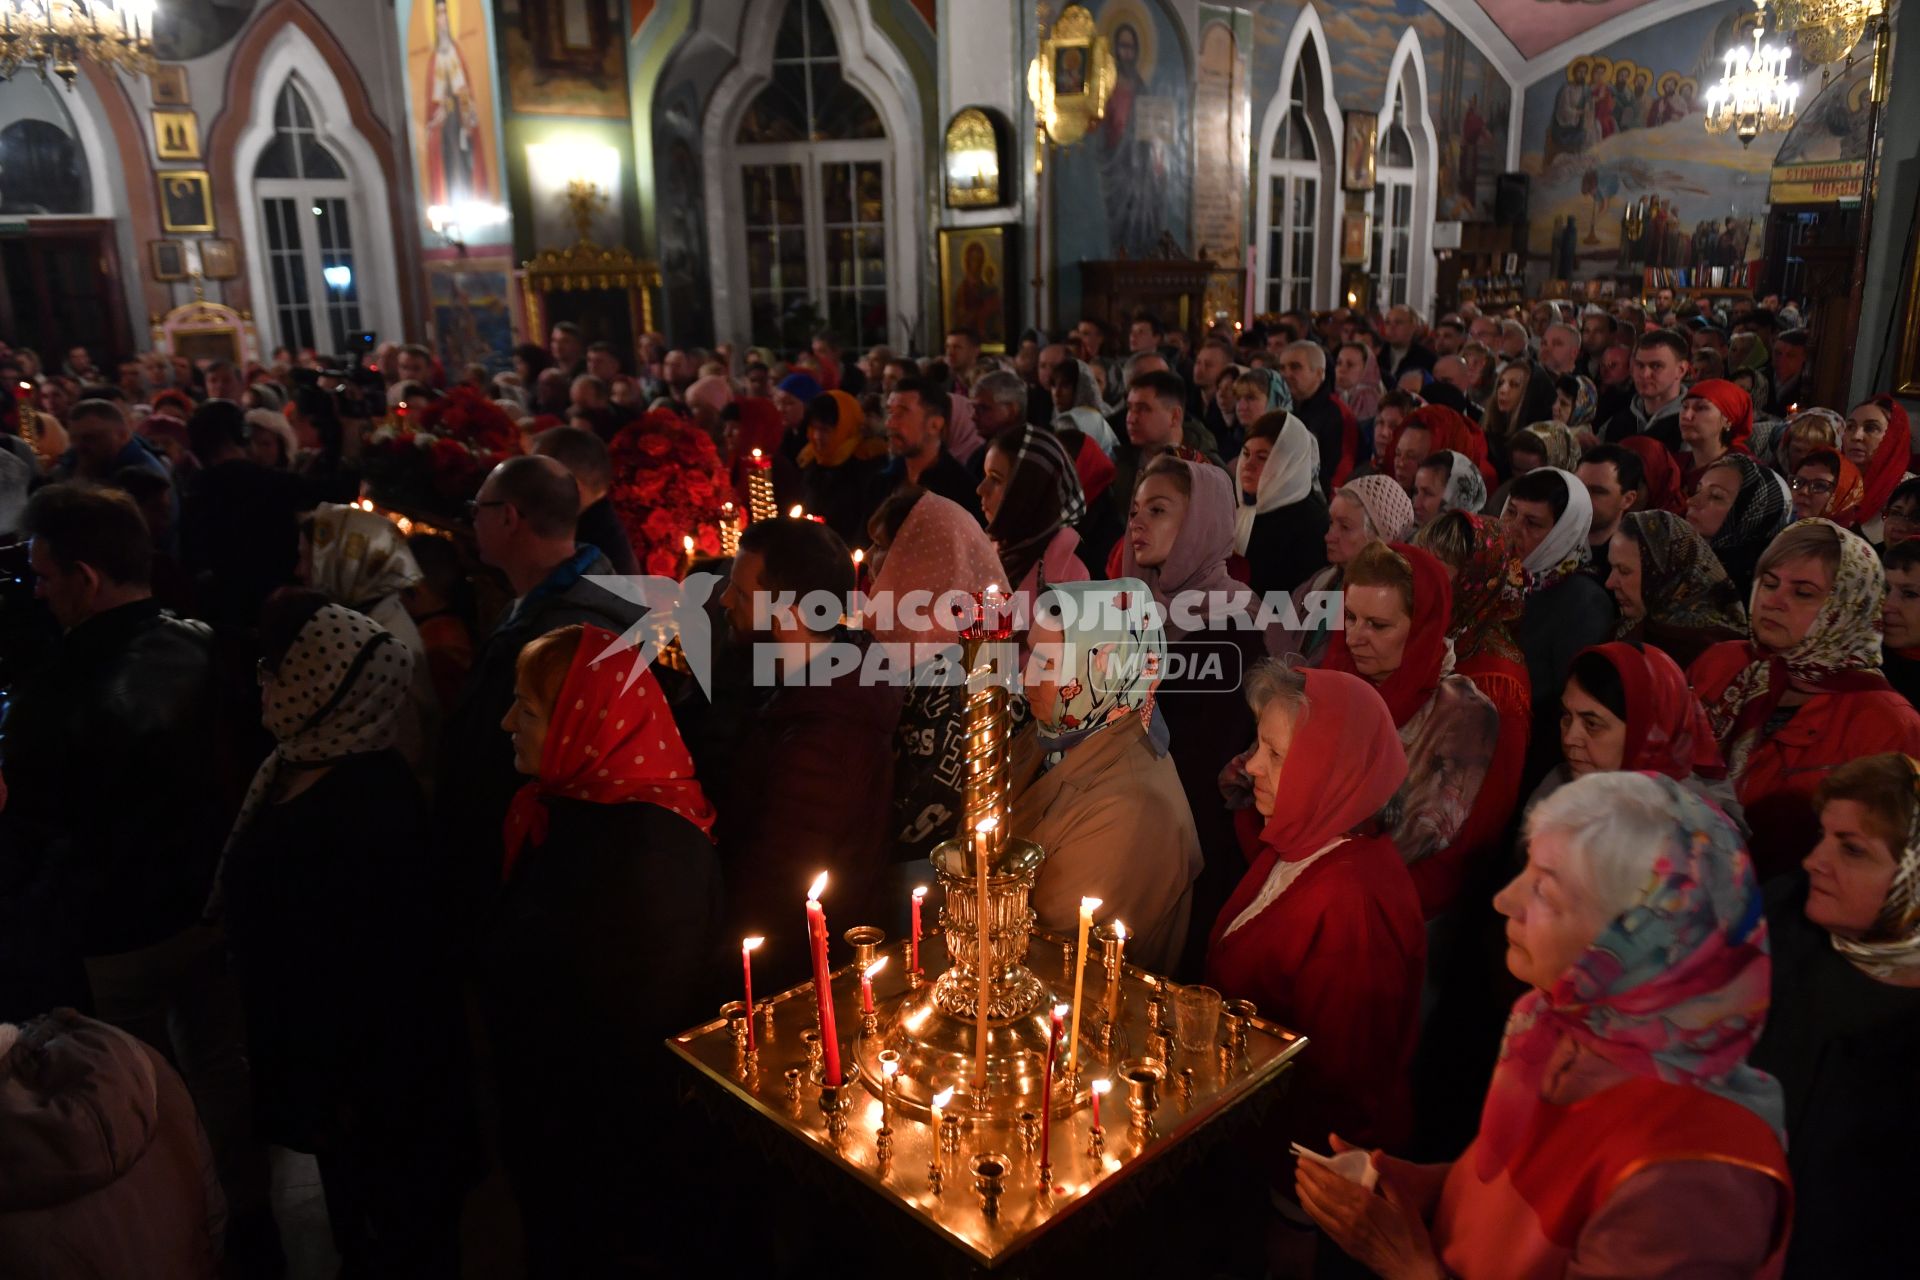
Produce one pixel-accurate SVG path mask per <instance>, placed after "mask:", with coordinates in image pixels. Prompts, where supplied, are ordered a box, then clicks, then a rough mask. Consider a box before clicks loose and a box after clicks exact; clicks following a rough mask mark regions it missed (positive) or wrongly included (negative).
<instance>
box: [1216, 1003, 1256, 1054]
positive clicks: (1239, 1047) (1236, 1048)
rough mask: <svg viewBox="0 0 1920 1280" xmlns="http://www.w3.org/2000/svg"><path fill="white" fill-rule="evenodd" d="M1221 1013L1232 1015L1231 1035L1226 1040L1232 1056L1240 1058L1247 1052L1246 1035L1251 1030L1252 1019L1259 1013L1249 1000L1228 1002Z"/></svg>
mask: <svg viewBox="0 0 1920 1280" xmlns="http://www.w3.org/2000/svg"><path fill="white" fill-rule="evenodd" d="M1223 1012H1231V1013H1232V1014H1233V1018H1234V1020H1233V1025H1232V1034H1231V1036H1230V1037H1229V1038H1228V1044H1229V1047H1230V1048H1232V1050H1233V1054H1234V1056H1235V1057H1236V1058H1237V1057H1241V1056H1243V1055H1244V1054H1245V1053H1246V1051H1247V1035H1248V1034H1249V1033H1250V1032H1251V1031H1252V1030H1253V1019H1254V1017H1255V1016H1256V1015H1257V1014H1258V1013H1259V1012H1260V1011H1259V1009H1258V1008H1256V1007H1255V1005H1254V1003H1253V1001H1251V1000H1229V1001H1227V1003H1226V1006H1225V1008H1224V1009H1223Z"/></svg>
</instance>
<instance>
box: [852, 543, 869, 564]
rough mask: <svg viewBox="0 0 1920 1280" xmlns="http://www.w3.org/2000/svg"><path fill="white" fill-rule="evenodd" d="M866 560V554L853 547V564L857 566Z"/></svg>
mask: <svg viewBox="0 0 1920 1280" xmlns="http://www.w3.org/2000/svg"><path fill="white" fill-rule="evenodd" d="M866 558H867V553H866V552H864V551H862V550H861V549H860V548H858V547H855V548H854V549H853V562H854V563H855V564H856V565H857V564H860V563H862V562H864V561H865V560H866Z"/></svg>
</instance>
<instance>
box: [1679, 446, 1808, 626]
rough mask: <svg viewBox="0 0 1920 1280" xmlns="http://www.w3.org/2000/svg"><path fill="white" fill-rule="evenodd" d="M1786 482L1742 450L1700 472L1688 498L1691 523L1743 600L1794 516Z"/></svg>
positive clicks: (1688, 517)
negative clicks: (1772, 545) (1767, 553)
mask: <svg viewBox="0 0 1920 1280" xmlns="http://www.w3.org/2000/svg"><path fill="white" fill-rule="evenodd" d="M1789 494H1790V491H1789V490H1788V489H1787V485H1786V481H1785V480H1782V479H1780V478H1778V477H1777V476H1776V475H1775V473H1774V472H1772V471H1769V470H1767V469H1766V468H1765V467H1762V466H1761V465H1760V464H1759V463H1757V462H1755V461H1754V460H1753V459H1752V458H1749V457H1747V456H1746V455H1745V454H1743V453H1730V454H1727V455H1726V456H1725V457H1724V458H1722V459H1720V461H1719V462H1718V463H1716V464H1715V465H1713V466H1711V467H1708V468H1707V469H1706V471H1704V472H1703V473H1701V476H1700V486H1699V488H1697V489H1696V490H1694V492H1693V493H1692V494H1691V495H1689V497H1688V498H1687V523H1688V524H1690V525H1692V526H1693V527H1694V529H1695V530H1697V531H1698V532H1699V534H1700V536H1701V537H1703V538H1705V539H1707V545H1708V546H1710V547H1712V548H1713V554H1714V556H1715V558H1716V559H1718V560H1719V561H1720V566H1721V568H1723V569H1725V570H1726V571H1727V577H1728V579H1729V580H1731V581H1732V583H1733V586H1734V590H1735V591H1736V592H1737V593H1738V594H1739V596H1740V598H1741V599H1745V598H1746V596H1747V593H1748V592H1749V591H1750V590H1751V589H1752V587H1753V574H1754V565H1755V563H1756V562H1757V561H1758V560H1759V559H1760V554H1761V553H1762V552H1763V551H1765V550H1766V549H1767V545H1768V544H1769V543H1771V542H1772V541H1773V538H1774V535H1775V534H1777V533H1779V532H1780V530H1781V529H1782V528H1783V527H1785V525H1786V523H1787V521H1788V520H1789V519H1790V517H1791V514H1792V513H1791V511H1790V509H1789V507H1788V499H1789Z"/></svg>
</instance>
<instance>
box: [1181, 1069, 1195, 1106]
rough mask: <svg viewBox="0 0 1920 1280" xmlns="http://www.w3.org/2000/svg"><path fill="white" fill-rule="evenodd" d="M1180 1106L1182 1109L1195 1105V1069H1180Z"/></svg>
mask: <svg viewBox="0 0 1920 1280" xmlns="http://www.w3.org/2000/svg"><path fill="white" fill-rule="evenodd" d="M1180 1105H1181V1107H1182V1108H1186V1107H1190V1106H1192V1105H1193V1068H1192V1067H1182V1068H1180Z"/></svg>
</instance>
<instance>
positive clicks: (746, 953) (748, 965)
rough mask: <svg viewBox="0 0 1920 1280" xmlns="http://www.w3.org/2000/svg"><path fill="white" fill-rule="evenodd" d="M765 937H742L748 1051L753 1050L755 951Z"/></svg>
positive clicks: (741, 956)
mask: <svg viewBox="0 0 1920 1280" xmlns="http://www.w3.org/2000/svg"><path fill="white" fill-rule="evenodd" d="M765 941H766V939H765V938H742V939H741V940H740V976H741V977H742V978H743V979H744V980H745V982H746V988H747V1052H749V1053H751V1052H753V953H754V952H755V951H757V950H759V949H760V944H761V943H763V942H765Z"/></svg>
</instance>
